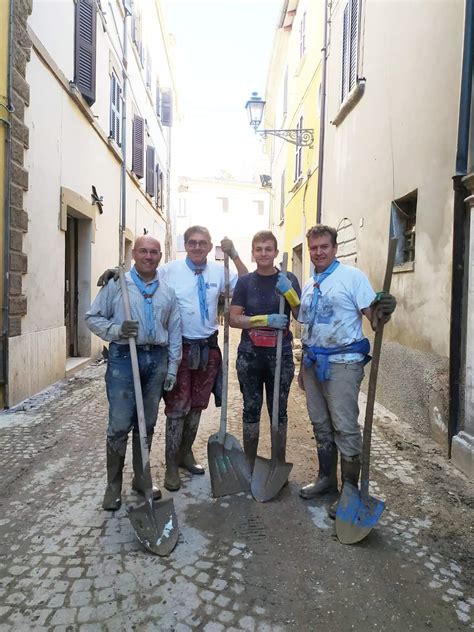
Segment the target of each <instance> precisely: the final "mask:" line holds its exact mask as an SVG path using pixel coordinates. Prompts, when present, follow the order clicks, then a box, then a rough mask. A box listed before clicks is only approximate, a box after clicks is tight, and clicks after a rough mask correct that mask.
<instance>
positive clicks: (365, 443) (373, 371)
mask: <svg viewBox="0 0 474 632" xmlns="http://www.w3.org/2000/svg"><path fill="white" fill-rule="evenodd" d="M397 242H398V239H395V238H392V239H390V241H389V245H388V257H387V268H386V270H385V279H384V283H383V291H384V292H390V284H391V282H392V272H393V266H394V263H395V254H396V250H397ZM383 328H384V323H383V322H381V323H380V324H379V328H378V329H377V331H376V332H375V336H374V346H373V350H372V362H371V365H370V378H369V387H368V389H367V406H366V409H365V422H364V437H363V440H362V468H361V492H362V497H363V498H365V499H366V498H367V497H368V495H369V469H370V444H371V440H372V422H373V419H374V405H375V393H376V390H377V375H378V372H379V361H380V351H381V349H382V338H383Z"/></svg>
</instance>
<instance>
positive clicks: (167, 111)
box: [161, 90, 173, 127]
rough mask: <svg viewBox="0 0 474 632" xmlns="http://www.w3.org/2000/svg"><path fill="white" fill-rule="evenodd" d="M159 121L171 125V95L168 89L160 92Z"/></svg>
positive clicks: (167, 125)
mask: <svg viewBox="0 0 474 632" xmlns="http://www.w3.org/2000/svg"><path fill="white" fill-rule="evenodd" d="M161 122H162V123H163V125H165V126H166V127H171V126H172V125H173V95H172V93H171V91H169V90H166V91H165V90H163V91H162V92H161Z"/></svg>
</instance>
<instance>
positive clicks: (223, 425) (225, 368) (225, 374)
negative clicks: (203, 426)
mask: <svg viewBox="0 0 474 632" xmlns="http://www.w3.org/2000/svg"><path fill="white" fill-rule="evenodd" d="M229 299H230V278H229V255H227V254H224V346H223V349H222V403H221V422H220V426H219V437H218V441H219V443H222V444H223V443H224V440H225V434H226V431H227V398H228V392H227V391H228V388H229Z"/></svg>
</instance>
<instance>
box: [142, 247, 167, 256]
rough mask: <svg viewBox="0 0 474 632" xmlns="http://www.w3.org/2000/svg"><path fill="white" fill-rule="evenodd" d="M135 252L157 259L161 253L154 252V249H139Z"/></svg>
mask: <svg viewBox="0 0 474 632" xmlns="http://www.w3.org/2000/svg"><path fill="white" fill-rule="evenodd" d="M137 252H138V254H139V255H148V254H150V255H151V256H152V257H157V256H158V255H161V252H160V251H159V250H156V248H152V249H150V250H149V249H148V248H139V249H138V250H137Z"/></svg>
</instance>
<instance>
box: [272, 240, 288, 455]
mask: <svg viewBox="0 0 474 632" xmlns="http://www.w3.org/2000/svg"><path fill="white" fill-rule="evenodd" d="M287 267H288V253H287V252H284V253H283V260H282V264H281V271H282V272H283V274H286V270H287ZM278 313H279V314H284V313H285V297H284V296H283V294H282V295H281V296H280V306H279V310H278ZM282 348H283V329H279V330H278V332H277V346H276V353H275V381H274V382H273V406H272V460H274V459H276V458H277V441H278V416H279V414H280V378H281V355H282Z"/></svg>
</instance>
